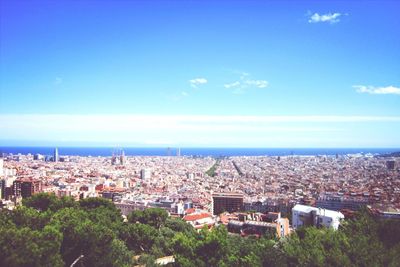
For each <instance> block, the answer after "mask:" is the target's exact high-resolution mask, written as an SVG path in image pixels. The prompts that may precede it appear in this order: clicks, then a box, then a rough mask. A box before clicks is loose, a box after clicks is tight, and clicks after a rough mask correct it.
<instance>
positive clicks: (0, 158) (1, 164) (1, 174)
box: [0, 155, 4, 177]
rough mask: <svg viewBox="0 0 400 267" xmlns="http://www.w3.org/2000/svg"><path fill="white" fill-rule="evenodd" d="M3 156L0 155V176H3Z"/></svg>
mask: <svg viewBox="0 0 400 267" xmlns="http://www.w3.org/2000/svg"><path fill="white" fill-rule="evenodd" d="M3 162H4V160H3V157H2V156H1V155H0V177H1V176H3V164H4V163H3Z"/></svg>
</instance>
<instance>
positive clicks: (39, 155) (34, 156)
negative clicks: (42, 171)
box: [33, 154, 44, 160]
mask: <svg viewBox="0 0 400 267" xmlns="http://www.w3.org/2000/svg"><path fill="white" fill-rule="evenodd" d="M33 160H44V156H43V155H41V154H35V155H33Z"/></svg>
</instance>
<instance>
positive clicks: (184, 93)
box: [181, 91, 189, 96]
mask: <svg viewBox="0 0 400 267" xmlns="http://www.w3.org/2000/svg"><path fill="white" fill-rule="evenodd" d="M181 95H182V96H188V95H189V94H188V93H187V92H186V91H182V92H181Z"/></svg>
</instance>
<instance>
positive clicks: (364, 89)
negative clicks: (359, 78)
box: [353, 85, 400, 95]
mask: <svg viewBox="0 0 400 267" xmlns="http://www.w3.org/2000/svg"><path fill="white" fill-rule="evenodd" d="M353 88H355V89H356V91H357V93H367V94H372V95H388V94H393V95H400V88H399V87H395V86H392V85H390V86H386V87H374V86H365V85H353Z"/></svg>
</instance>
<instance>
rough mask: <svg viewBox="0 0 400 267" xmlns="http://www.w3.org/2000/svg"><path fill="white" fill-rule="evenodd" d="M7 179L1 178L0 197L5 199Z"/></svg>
mask: <svg viewBox="0 0 400 267" xmlns="http://www.w3.org/2000/svg"><path fill="white" fill-rule="evenodd" d="M5 190H6V180H4V179H0V199H5V194H6V191H5Z"/></svg>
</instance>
